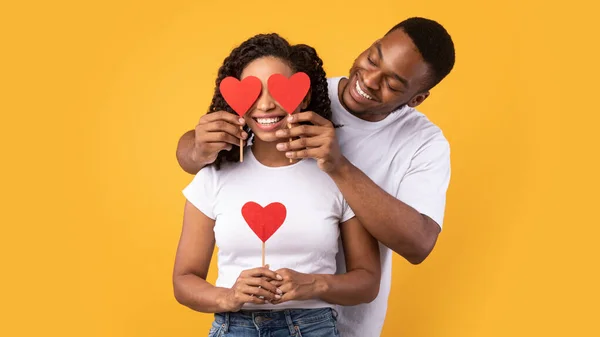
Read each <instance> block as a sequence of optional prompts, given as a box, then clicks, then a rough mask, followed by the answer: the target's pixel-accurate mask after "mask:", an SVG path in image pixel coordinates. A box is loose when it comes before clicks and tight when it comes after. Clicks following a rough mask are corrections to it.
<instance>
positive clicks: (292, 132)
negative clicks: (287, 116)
mask: <svg viewBox="0 0 600 337" xmlns="http://www.w3.org/2000/svg"><path fill="white" fill-rule="evenodd" d="M326 131H327V128H325V127H324V126H314V125H298V126H293V127H292V128H291V129H282V130H277V132H275V136H277V137H282V138H290V137H291V138H294V137H300V136H304V137H314V136H318V135H321V134H323V133H324V132H326Z"/></svg>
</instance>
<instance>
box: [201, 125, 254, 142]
mask: <svg viewBox="0 0 600 337" xmlns="http://www.w3.org/2000/svg"><path fill="white" fill-rule="evenodd" d="M198 129H201V130H202V132H205V133H210V132H226V133H228V134H230V135H232V136H235V137H237V138H243V139H245V137H248V134H247V133H246V132H245V131H243V130H241V129H240V126H239V125H235V124H231V123H229V122H226V121H223V120H218V121H214V122H212V123H207V124H204V125H201V126H198Z"/></svg>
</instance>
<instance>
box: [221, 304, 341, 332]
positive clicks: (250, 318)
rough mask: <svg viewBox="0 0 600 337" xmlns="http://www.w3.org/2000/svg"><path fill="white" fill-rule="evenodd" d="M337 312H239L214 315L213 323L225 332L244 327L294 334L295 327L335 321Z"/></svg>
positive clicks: (299, 310) (323, 310)
mask: <svg viewBox="0 0 600 337" xmlns="http://www.w3.org/2000/svg"><path fill="white" fill-rule="evenodd" d="M336 319H337V312H336V311H335V309H332V308H318V309H288V310H264V311H260V310H241V311H238V312H226V313H217V314H215V322H216V323H217V324H219V325H221V326H222V327H223V328H224V331H227V330H228V328H229V326H231V325H233V326H246V327H257V328H267V327H273V328H275V327H277V328H281V327H285V326H287V327H288V328H289V329H290V333H291V334H292V335H293V334H294V333H295V327H296V326H297V325H302V324H309V323H318V322H322V321H326V320H336Z"/></svg>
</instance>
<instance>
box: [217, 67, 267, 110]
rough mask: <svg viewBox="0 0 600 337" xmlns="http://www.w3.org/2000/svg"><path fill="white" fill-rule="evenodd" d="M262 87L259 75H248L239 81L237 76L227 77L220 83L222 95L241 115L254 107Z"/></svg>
mask: <svg viewBox="0 0 600 337" xmlns="http://www.w3.org/2000/svg"><path fill="white" fill-rule="evenodd" d="M261 89H262V83H261V82H260V80H259V79H258V78H257V77H254V76H248V77H246V78H244V79H243V80H241V81H239V80H238V79H237V78H235V77H231V76H228V77H225V78H224V79H223V80H222V81H221V83H220V84H219V90H220V91H221V95H222V96H223V98H224V99H225V101H226V102H227V104H229V106H230V107H231V108H232V109H233V110H234V111H235V112H236V113H237V114H238V115H240V116H241V117H244V114H245V113H246V112H248V109H250V107H252V105H253V104H254V102H255V101H256V99H257V98H258V96H259V95H260V91H261Z"/></svg>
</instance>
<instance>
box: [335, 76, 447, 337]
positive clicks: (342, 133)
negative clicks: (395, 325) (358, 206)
mask: <svg viewBox="0 0 600 337" xmlns="http://www.w3.org/2000/svg"><path fill="white" fill-rule="evenodd" d="M341 79H342V77H336V78H330V79H328V86H329V96H330V99H331V103H332V110H333V121H334V123H335V124H338V125H343V126H342V127H341V128H338V129H336V135H337V139H338V141H339V144H340V148H341V151H342V153H343V155H344V156H345V157H346V158H348V160H349V161H350V162H351V163H352V164H353V165H354V166H356V167H358V168H359V169H360V170H361V171H363V172H364V173H365V174H366V175H367V176H368V177H369V178H370V179H371V180H373V181H374V182H375V183H376V184H377V185H379V186H380V187H381V188H382V189H383V190H385V191H386V192H388V193H389V194H391V195H393V196H395V197H396V198H398V199H399V200H401V201H402V202H404V203H406V204H408V205H409V206H411V207H413V208H415V209H416V210H417V211H419V212H420V213H422V214H425V215H427V216H429V217H431V218H432V219H433V220H435V221H436V222H437V223H438V224H439V225H440V226H442V224H443V220H444V208H445V204H446V191H447V189H448V185H449V181H450V147H449V144H448V141H447V140H446V138H445V137H444V135H443V133H442V131H441V130H440V129H439V128H438V127H437V126H436V125H434V124H433V123H432V122H431V121H429V120H428V119H427V117H425V115H423V114H422V113H420V112H419V111H417V110H415V109H414V108H410V107H408V106H407V107H404V108H401V109H399V110H397V111H395V112H393V113H392V114H390V115H389V116H387V117H386V118H385V119H384V120H382V121H379V122H368V121H365V120H362V119H360V118H358V117H356V116H354V115H352V114H350V113H349V112H348V111H347V110H346V109H344V107H343V106H342V105H341V103H340V101H339V96H338V85H339V82H340V80H341ZM365 197H368V196H365ZM379 249H380V252H381V269H382V275H381V286H380V292H379V295H378V297H377V298H376V299H375V300H374V301H373V302H371V303H368V304H362V305H357V306H351V307H341V306H340V307H338V308H337V310H338V311H339V313H340V315H339V318H338V322H339V325H340V333H341V335H342V336H344V337H372V336H379V335H380V334H381V330H382V328H383V324H384V321H385V315H386V311H387V305H388V296H389V293H390V286H391V276H392V250H390V249H389V248H387V247H386V246H384V245H383V244H381V243H380V245H379ZM345 270H346V269H345V262H344V252H343V250H341V251H340V253H339V254H338V272H339V273H343V272H345Z"/></svg>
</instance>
